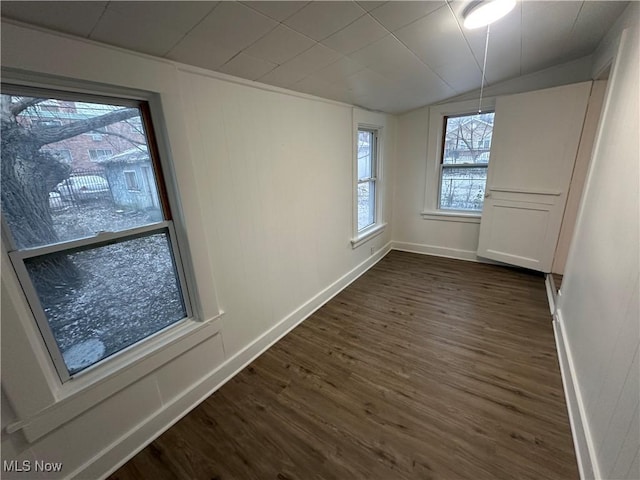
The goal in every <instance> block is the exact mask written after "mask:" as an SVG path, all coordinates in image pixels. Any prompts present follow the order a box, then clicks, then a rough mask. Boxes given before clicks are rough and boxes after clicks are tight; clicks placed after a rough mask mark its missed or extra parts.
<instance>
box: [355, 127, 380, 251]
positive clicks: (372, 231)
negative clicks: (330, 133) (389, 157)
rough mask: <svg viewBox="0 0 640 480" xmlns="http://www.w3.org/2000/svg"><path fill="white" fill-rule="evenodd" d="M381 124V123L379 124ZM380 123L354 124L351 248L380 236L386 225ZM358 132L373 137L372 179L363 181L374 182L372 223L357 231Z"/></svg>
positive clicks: (358, 182)
mask: <svg viewBox="0 0 640 480" xmlns="http://www.w3.org/2000/svg"><path fill="white" fill-rule="evenodd" d="M380 123H382V122H380ZM380 123H370V122H358V121H355V122H354V129H353V233H352V238H351V246H352V248H357V247H359V246H360V245H362V244H363V243H365V242H367V241H368V240H370V239H372V238H374V237H377V236H378V235H380V234H381V233H382V232H383V231H384V229H385V227H386V225H387V224H386V223H385V222H384V220H383V218H384V216H383V213H384V212H383V203H384V202H383V196H384V179H383V162H384V158H383V151H384V131H385V126H384V125H381V124H380ZM360 131H367V132H372V133H374V136H375V149H376V151H375V155H374V159H373V162H372V163H373V164H374V165H373V167H374V170H375V171H373V172H372V174H373V175H372V177H370V178H367V179H365V180H364V181H365V182H369V181H373V182H374V205H375V206H374V208H375V210H374V221H373V223H372V224H371V225H367V226H366V227H365V228H363V229H362V230H358V185H359V184H360V183H363V182H361V181H360V179H359V178H358V136H359V132H360Z"/></svg>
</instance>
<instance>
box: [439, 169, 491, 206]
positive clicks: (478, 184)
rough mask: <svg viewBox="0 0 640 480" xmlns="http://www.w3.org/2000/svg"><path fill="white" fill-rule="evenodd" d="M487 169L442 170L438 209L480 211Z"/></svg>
mask: <svg viewBox="0 0 640 480" xmlns="http://www.w3.org/2000/svg"><path fill="white" fill-rule="evenodd" d="M486 182H487V168H486V167H478V168H455V167H453V168H452V167H447V168H444V167H443V169H442V183H441V185H440V208H448V209H452V210H482V203H483V200H484V189H485V184H486Z"/></svg>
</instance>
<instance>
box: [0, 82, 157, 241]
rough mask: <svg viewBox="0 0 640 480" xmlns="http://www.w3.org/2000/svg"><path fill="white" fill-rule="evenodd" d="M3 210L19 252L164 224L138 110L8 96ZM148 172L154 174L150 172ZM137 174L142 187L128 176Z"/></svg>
mask: <svg viewBox="0 0 640 480" xmlns="http://www.w3.org/2000/svg"><path fill="white" fill-rule="evenodd" d="M2 100H3V102H9V103H10V104H11V105H12V111H13V112H15V113H11V114H10V117H11V118H10V120H14V121H13V122H10V123H9V127H7V128H5V127H3V132H2V133H3V142H2V157H1V160H0V161H1V162H2V176H1V178H0V189H1V198H2V211H3V214H4V218H5V219H6V221H7V224H8V226H9V229H10V230H11V233H12V236H13V238H14V240H15V242H16V247H17V248H19V249H23V248H31V247H38V246H42V245H48V244H53V243H58V242H61V241H68V240H75V239H78V238H84V237H91V236H93V235H95V234H96V233H97V232H100V231H121V230H125V229H130V228H135V227H139V226H143V225H148V224H151V223H155V222H158V221H162V220H163V214H162V211H161V206H160V201H159V195H158V188H157V187H156V181H155V179H154V175H153V167H152V162H151V160H150V157H149V150H148V148H147V140H146V136H145V132H144V128H143V123H142V118H141V113H140V110H139V109H138V108H135V107H125V106H121V105H108V104H100V103H88V102H75V101H67V100H57V99H53V98H33V97H24V96H14V95H2ZM145 168H146V173H145V174H143V171H144V169H145ZM125 170H128V171H134V172H135V174H136V177H137V179H138V180H139V182H138V185H137V187H138V188H137V189H136V190H132V189H130V188H127V180H126V177H125V174H124V171H125Z"/></svg>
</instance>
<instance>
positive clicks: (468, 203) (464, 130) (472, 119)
mask: <svg viewBox="0 0 640 480" xmlns="http://www.w3.org/2000/svg"><path fill="white" fill-rule="evenodd" d="M493 117H494V113H493V112H485V113H478V114H467V115H455V116H454V115H451V116H445V117H444V126H443V141H442V154H441V157H440V191H439V196H438V208H440V209H445V210H468V211H480V210H482V204H483V200H484V191H485V186H486V182H487V168H488V166H489V155H490V151H491V136H492V134H493Z"/></svg>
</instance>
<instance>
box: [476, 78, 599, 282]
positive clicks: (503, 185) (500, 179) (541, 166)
mask: <svg viewBox="0 0 640 480" xmlns="http://www.w3.org/2000/svg"><path fill="white" fill-rule="evenodd" d="M590 92H591V82H584V83H577V84H573V85H564V86H561V87H554V88H549V89H545V90H537V91H534V92H527V93H521V94H517V95H509V96H505V97H500V98H498V99H497V100H496V109H495V111H496V116H495V125H494V130H493V139H492V145H491V161H490V162H489V171H488V173H487V188H486V198H485V200H484V208H483V212H482V221H481V223H480V239H479V242H478V256H481V257H485V258H489V259H492V260H497V261H500V262H504V263H508V264H511V265H517V266H521V267H525V268H530V269H532V270H538V271H541V272H550V271H551V265H552V263H553V255H554V252H555V249H556V244H557V242H558V235H559V233H560V226H561V224H562V215H563V213H564V207H565V203H566V200H567V192H568V190H569V184H570V182H571V173H572V171H573V165H574V162H575V158H576V153H577V150H578V145H579V143H580V136H581V133H582V127H583V123H584V117H585V113H586V108H587V103H588V100H589V94H590Z"/></svg>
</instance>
